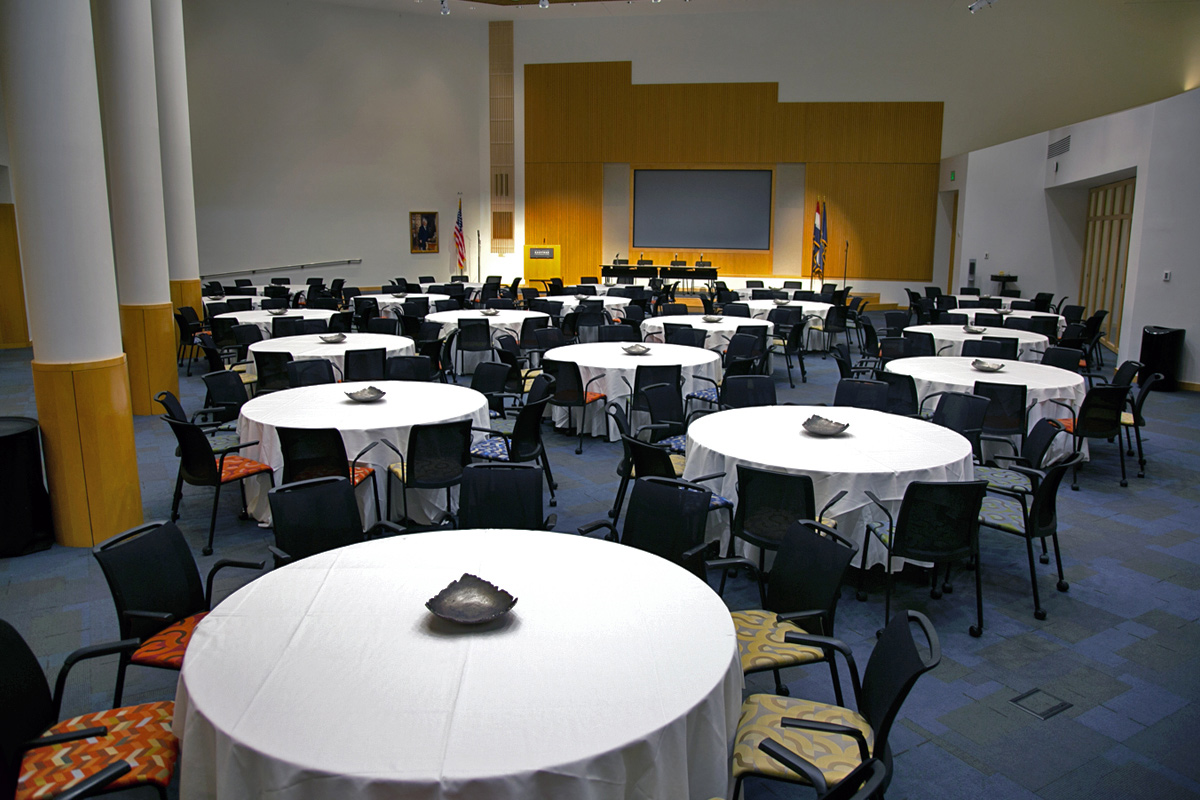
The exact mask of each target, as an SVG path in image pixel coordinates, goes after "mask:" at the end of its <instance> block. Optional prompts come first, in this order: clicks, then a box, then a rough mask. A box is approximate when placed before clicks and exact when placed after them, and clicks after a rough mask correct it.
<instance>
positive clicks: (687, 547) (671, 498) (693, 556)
mask: <svg viewBox="0 0 1200 800" xmlns="http://www.w3.org/2000/svg"><path fill="white" fill-rule="evenodd" d="M711 500H712V492H711V491H709V490H708V489H706V488H704V487H703V486H700V485H699V484H696V483H691V482H689V481H681V480H672V479H670V478H657V477H638V478H637V479H636V480H634V481H633V488H632V489H631V490H630V492H629V502H628V504H627V507H626V510H625V522H624V525H623V526H622V527H621V534H620V537H619V538H618V536H617V533H616V526H615V525H614V524H613V523H612V522H609V521H608V520H604V521H601V522H593V523H591V524H590V525H585V526H583V527H581V528H580V529H579V533H580V534H581V535H588V534H591V533H595V532H596V531H598V530H600V529H601V528H607V529H608V530H609V533H608V535H607V536H606V537H605V538H607V539H609V540H610V541H620V542H621V544H624V545H628V546H630V547H636V548H637V549H639V550H644V551H646V552H648V553H653V554H654V555H657V556H660V557H662V558H665V559H667V560H668V561H671V562H673V563H675V564H679V565H680V566H682V567H683V568H684V569H687V570H689V571H690V572H692V573H694V574H695V575H697V576H698V577H700V578H704V575H705V573H704V562H705V561H706V560H708V559H709V558H712V557H714V556H715V555H716V554H717V548H718V545H719V543H718V542H708V543H706V542H705V541H704V527H705V524H706V523H707V520H708V509H709V505H710V503H711Z"/></svg>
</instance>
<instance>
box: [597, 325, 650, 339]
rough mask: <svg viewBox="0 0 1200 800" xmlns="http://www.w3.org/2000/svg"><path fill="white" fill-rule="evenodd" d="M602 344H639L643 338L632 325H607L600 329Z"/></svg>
mask: <svg viewBox="0 0 1200 800" xmlns="http://www.w3.org/2000/svg"><path fill="white" fill-rule="evenodd" d="M599 334H600V341H602V342H638V341H641V338H640V337H639V336H638V332H637V331H636V330H635V329H634V328H633V327H632V326H631V325H605V326H604V327H602V328H600V331H599Z"/></svg>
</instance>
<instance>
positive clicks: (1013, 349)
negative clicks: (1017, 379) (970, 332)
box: [982, 334, 1021, 361]
mask: <svg viewBox="0 0 1200 800" xmlns="http://www.w3.org/2000/svg"><path fill="white" fill-rule="evenodd" d="M982 341H985V342H992V343H993V344H995V345H996V346H998V347H999V348H1000V355H999V356H997V357H998V358H1001V359H1008V360H1009V361H1016V360H1017V358H1018V357H1019V356H1020V354H1021V342H1020V340H1018V339H1016V338H1015V337H1012V336H989V335H987V334H984V336H983V340H982Z"/></svg>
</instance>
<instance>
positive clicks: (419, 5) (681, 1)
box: [321, 0, 966, 21]
mask: <svg viewBox="0 0 1200 800" xmlns="http://www.w3.org/2000/svg"><path fill="white" fill-rule="evenodd" d="M800 1H801V0H661V2H657V3H656V2H652V0H550V4H551V5H550V7H549V8H538V6H537V0H519V2H511V3H508V4H504V5H501V4H499V3H498V0H496V2H473V1H472V0H447V2H448V3H449V6H450V15H449V18H450V19H451V20H453V19H459V20H476V21H478V20H483V21H490V20H521V19H526V18H536V19H584V18H587V17H614V16H640V15H650V14H727V13H754V12H761V11H770V10H774V9H783V8H788V7H794V6H795V4H796V3H797V2H800ZM321 2H326V3H332V4H334V5H343V6H358V7H360V8H374V9H378V10H381V11H398V12H400V13H401V14H414V15H419V16H431V17H432V16H437V15H439V14H440V13H441V6H440V4H439V0H321ZM954 5H956V6H964V10H963V13H964V14H965V13H966V11H965V2H962V1H961V0H955V2H954Z"/></svg>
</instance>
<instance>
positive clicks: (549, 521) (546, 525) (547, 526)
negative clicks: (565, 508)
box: [542, 514, 558, 531]
mask: <svg viewBox="0 0 1200 800" xmlns="http://www.w3.org/2000/svg"><path fill="white" fill-rule="evenodd" d="M557 525H558V514H551V515H550V516H548V517H546V518H545V519H544V520H542V529H543V530H547V531H552V530H554V528H555V527H556V526H557Z"/></svg>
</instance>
